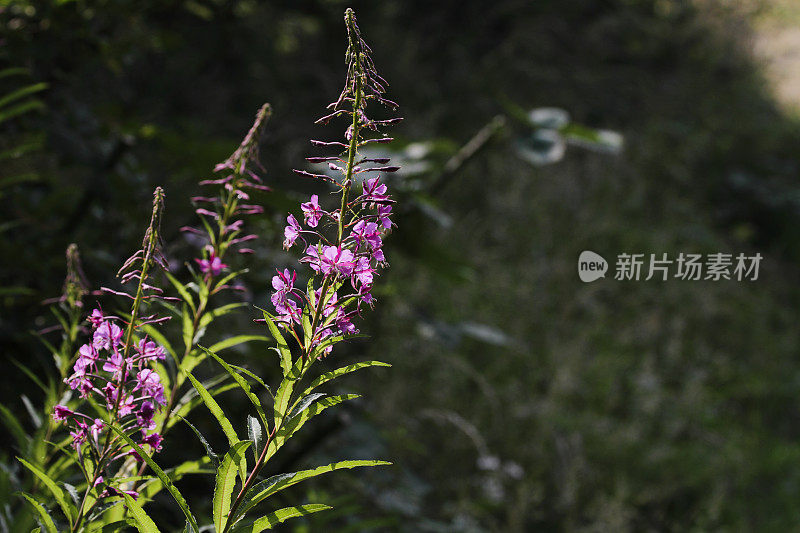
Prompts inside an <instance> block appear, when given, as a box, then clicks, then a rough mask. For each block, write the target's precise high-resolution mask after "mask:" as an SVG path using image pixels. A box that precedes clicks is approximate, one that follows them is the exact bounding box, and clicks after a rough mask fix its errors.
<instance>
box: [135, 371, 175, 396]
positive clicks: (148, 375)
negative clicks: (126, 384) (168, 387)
mask: <svg viewBox="0 0 800 533" xmlns="http://www.w3.org/2000/svg"><path fill="white" fill-rule="evenodd" d="M133 390H141V391H142V393H143V394H144V395H145V396H149V397H150V398H152V399H153V400H155V401H156V403H158V404H160V405H166V403H167V402H166V400H165V399H164V386H163V385H162V384H161V376H159V375H158V374H157V373H156V372H154V371H153V370H151V369H149V368H145V369H144V370H140V371H139V373H138V374H136V387H134V389H133ZM145 403H147V402H145ZM142 405H144V404H142ZM151 405H152V404H151Z"/></svg>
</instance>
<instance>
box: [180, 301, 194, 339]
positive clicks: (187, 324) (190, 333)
mask: <svg viewBox="0 0 800 533" xmlns="http://www.w3.org/2000/svg"><path fill="white" fill-rule="evenodd" d="M181 310H182V311H181V318H182V324H183V325H182V338H183V346H184V348H186V350H187V351H188V350H190V349H191V348H192V345H193V344H194V336H195V329H194V323H193V322H192V315H190V314H189V308H188V307H186V304H183V305H182V306H181Z"/></svg>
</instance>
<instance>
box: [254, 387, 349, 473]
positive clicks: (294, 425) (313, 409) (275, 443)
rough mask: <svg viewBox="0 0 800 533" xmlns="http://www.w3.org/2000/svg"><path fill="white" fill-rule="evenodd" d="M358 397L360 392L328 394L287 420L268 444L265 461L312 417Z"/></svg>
mask: <svg viewBox="0 0 800 533" xmlns="http://www.w3.org/2000/svg"><path fill="white" fill-rule="evenodd" d="M358 397H359V395H358V394H343V395H340V396H328V397H327V398H323V399H322V400H320V401H318V402H315V403H313V404H311V406H310V407H309V408H308V409H306V410H304V411H303V412H302V413H299V414H298V415H297V416H295V417H294V418H292V419H289V420H288V421H286V423H285V424H284V425H283V426H282V427H280V429H278V430H277V431H276V432H275V436H274V437H273V438H272V440H271V441H270V443H269V445H267V453H266V454H265V461H268V460H269V458H270V457H272V456H273V455H275V453H276V452H277V451H278V450H279V449H280V448H281V446H283V445H284V444H285V443H286V441H287V440H289V439H290V438H291V437H292V435H294V434H295V433H296V432H297V431H299V430H300V428H301V427H303V425H304V424H305V423H306V422H308V421H309V420H310V419H311V418H313V417H315V416H316V415H318V414H320V413H321V412H322V411H324V410H325V409H327V408H328V407H333V406H334V405H337V404H340V403H342V402H345V401H347V400H353V399H355V398H358ZM276 427H277V426H276Z"/></svg>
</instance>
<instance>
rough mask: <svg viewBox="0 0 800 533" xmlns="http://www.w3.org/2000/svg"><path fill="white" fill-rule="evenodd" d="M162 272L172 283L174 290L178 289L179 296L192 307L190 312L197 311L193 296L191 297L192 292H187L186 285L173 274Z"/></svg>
mask: <svg viewBox="0 0 800 533" xmlns="http://www.w3.org/2000/svg"><path fill="white" fill-rule="evenodd" d="M164 274H166V275H167V279H168V280H169V281H170V283H172V286H173V287H175V290H176V291H178V294H180V296H181V298H183V301H184V302H186V304H187V305H188V306H189V307H191V308H192V313H193V314H195V313H197V307H195V303H194V298H192V294H191V293H190V292H189V290H188V289H187V288H186V286H185V285H184V284H183V283H181V282H180V281H178V280H177V278H175V276H173V275H172V274H170V273H169V272H167V271H164Z"/></svg>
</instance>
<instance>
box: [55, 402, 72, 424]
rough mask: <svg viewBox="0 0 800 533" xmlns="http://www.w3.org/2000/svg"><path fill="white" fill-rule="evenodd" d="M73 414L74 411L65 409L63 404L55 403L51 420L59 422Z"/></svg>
mask: <svg viewBox="0 0 800 533" xmlns="http://www.w3.org/2000/svg"><path fill="white" fill-rule="evenodd" d="M73 416H75V412H74V411H71V410H69V409H67V408H66V407H64V406H63V405H56V406H55V407H54V408H53V420H55V421H56V422H60V421H61V420H67V419H68V418H71V417H73Z"/></svg>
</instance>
